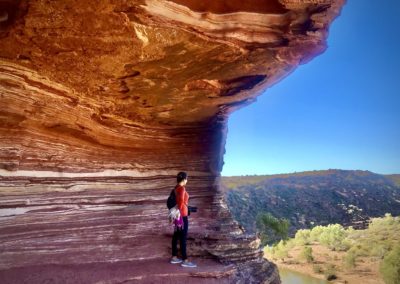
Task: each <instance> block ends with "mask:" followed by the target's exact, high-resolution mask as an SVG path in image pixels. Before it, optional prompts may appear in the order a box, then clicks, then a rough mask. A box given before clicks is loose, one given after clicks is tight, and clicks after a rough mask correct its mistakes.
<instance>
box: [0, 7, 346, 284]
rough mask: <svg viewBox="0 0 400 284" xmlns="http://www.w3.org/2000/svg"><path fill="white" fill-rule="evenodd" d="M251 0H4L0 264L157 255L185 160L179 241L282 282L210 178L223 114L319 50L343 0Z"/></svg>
mask: <svg viewBox="0 0 400 284" xmlns="http://www.w3.org/2000/svg"><path fill="white" fill-rule="evenodd" d="M250 2H251V3H250ZM250 2H246V1H201V2H199V1H186V0H179V1H178V0H177V1H160V0H137V1H135V0H130V1H129V0H128V1H112V0H99V1H94V2H93V1H90V2H85V1H73V0H68V1H51V2H48V1H39V0H32V1H24V0H21V1H2V2H0V106H1V107H0V253H1V257H0V271H3V272H4V271H6V270H7V269H10V268H13V267H14V268H15V267H28V266H32V265H46V264H68V263H74V264H77V263H82V264H83V263H100V262H109V263H111V262H116V261H130V260H138V259H141V260H146V259H159V258H167V257H168V256H169V251H170V248H169V246H170V237H171V228H170V227H169V226H168V224H167V222H166V217H165V215H166V212H165V211H166V208H165V200H166V197H167V196H168V193H169V191H170V190H171V188H172V187H173V186H174V184H175V175H176V173H177V172H178V171H181V170H185V171H187V172H188V173H189V183H188V191H189V193H190V196H191V199H190V200H191V204H193V205H195V206H198V207H199V211H198V212H197V213H195V214H194V216H192V218H191V223H190V240H189V253H190V254H191V255H194V256H201V257H205V258H216V259H219V260H220V261H222V262H224V263H227V262H234V263H235V267H236V268H235V269H236V270H235V271H236V272H235V273H236V276H235V277H236V280H238V279H242V280H243V279H245V278H248V279H249V281H253V282H259V281H261V279H264V281H265V282H266V283H273V282H277V281H279V280H278V278H279V277H278V276H277V272H276V269H275V268H274V266H273V265H271V264H270V263H268V262H266V261H264V260H262V258H261V256H262V253H261V251H260V250H259V248H258V245H259V242H258V240H257V239H256V238H255V237H254V236H247V235H245V234H244V233H243V231H242V230H241V229H240V228H239V227H238V226H237V224H236V223H235V222H234V221H233V220H232V218H231V216H230V214H229V212H228V211H227V207H226V205H225V203H224V202H223V200H222V196H221V195H220V193H219V191H218V182H219V178H218V177H219V173H220V171H221V169H222V165H223V153H224V144H225V138H226V132H227V130H226V122H227V119H228V116H229V114H230V113H231V112H232V111H234V110H235V109H237V108H239V107H242V106H245V105H247V104H249V103H251V102H253V101H254V100H255V98H256V96H257V95H259V94H260V92H261V91H263V90H265V89H266V88H267V87H268V86H271V85H272V84H274V83H275V82H277V81H278V80H279V79H281V78H282V77H284V76H286V75H287V74H289V73H290V72H291V71H292V70H293V69H294V68H296V67H297V66H298V64H301V63H304V62H306V61H308V60H309V59H311V58H312V57H314V56H315V55H317V54H319V53H321V52H323V51H324V49H325V48H326V46H325V40H326V37H327V31H328V27H329V24H330V22H331V21H332V20H333V18H334V17H335V16H337V15H338V13H339V10H340V8H341V6H342V5H343V1H342V0H336V1H335V0H324V1H322V0H321V1H320V0H318V1H316V0H303V1H299V0H297V1H295V0H286V1H285V0H280V1H278V0H270V1H265V0H263V1H259V0H257V1H250ZM251 275H252V276H251ZM238 281H239V280H238Z"/></svg>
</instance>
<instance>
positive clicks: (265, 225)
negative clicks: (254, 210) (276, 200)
mask: <svg viewBox="0 0 400 284" xmlns="http://www.w3.org/2000/svg"><path fill="white" fill-rule="evenodd" d="M257 229H258V231H259V233H260V235H261V244H262V245H263V246H265V245H266V244H268V243H269V242H272V241H274V240H286V239H287V238H288V231H289V221H288V220H287V219H284V218H282V219H278V218H275V217H274V216H272V214H270V213H261V214H258V216H257Z"/></svg>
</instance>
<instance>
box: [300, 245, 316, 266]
mask: <svg viewBox="0 0 400 284" xmlns="http://www.w3.org/2000/svg"><path fill="white" fill-rule="evenodd" d="M300 257H301V258H302V259H303V260H305V261H306V262H307V263H311V262H313V261H314V257H313V255H312V248H311V247H304V248H303V250H302V251H301V253H300Z"/></svg>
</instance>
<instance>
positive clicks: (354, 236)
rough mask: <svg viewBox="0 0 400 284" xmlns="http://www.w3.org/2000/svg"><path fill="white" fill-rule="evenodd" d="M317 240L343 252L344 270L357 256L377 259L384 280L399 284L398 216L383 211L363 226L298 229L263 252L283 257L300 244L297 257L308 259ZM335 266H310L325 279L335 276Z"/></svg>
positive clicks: (310, 257) (350, 265)
mask: <svg viewBox="0 0 400 284" xmlns="http://www.w3.org/2000/svg"><path fill="white" fill-rule="evenodd" d="M318 244H319V245H322V246H325V247H327V248H329V250H331V251H342V252H343V253H344V252H346V254H345V255H344V256H343V262H342V263H343V268H344V269H346V270H351V269H354V268H355V267H356V265H357V259H358V258H360V257H364V258H367V259H370V260H374V261H380V262H381V264H380V273H381V275H382V277H383V279H384V281H385V283H387V284H400V217H393V216H392V215H390V214H386V215H385V216H384V217H382V218H372V219H371V220H370V223H369V226H368V228H367V229H365V230H354V229H353V228H348V229H345V228H343V226H341V225H339V224H334V225H328V226H316V227H314V228H312V229H310V230H299V231H298V232H297V233H296V235H295V237H294V238H292V239H288V240H287V241H285V242H284V241H281V242H279V244H278V245H276V246H272V247H269V248H267V249H266V250H265V252H266V254H267V255H268V256H270V257H272V259H281V260H283V259H284V258H288V257H289V256H290V251H291V250H293V249H295V248H300V254H299V257H300V258H301V259H303V260H305V261H306V262H308V263H312V262H313V261H314V256H313V251H312V247H311V246H312V245H318ZM282 255H284V257H282ZM278 256H279V257H278ZM332 258H336V259H337V256H336V255H333V254H332V255H330V256H329V255H327V257H326V259H327V261H328V262H330V261H331V260H332ZM339 263H340V262H339ZM339 265H340V264H339ZM336 269H339V270H340V269H341V267H334V266H333V265H328V266H326V267H324V268H321V267H320V266H317V265H314V266H313V270H314V272H316V273H321V272H324V274H325V277H326V279H328V280H332V279H335V278H336Z"/></svg>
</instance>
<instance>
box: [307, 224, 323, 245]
mask: <svg viewBox="0 0 400 284" xmlns="http://www.w3.org/2000/svg"><path fill="white" fill-rule="evenodd" d="M323 231H324V227H323V226H315V227H314V228H312V230H311V232H310V241H312V242H317V241H318V242H319V238H320V236H321V234H322V232H323Z"/></svg>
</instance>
